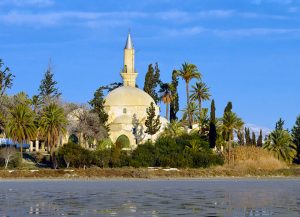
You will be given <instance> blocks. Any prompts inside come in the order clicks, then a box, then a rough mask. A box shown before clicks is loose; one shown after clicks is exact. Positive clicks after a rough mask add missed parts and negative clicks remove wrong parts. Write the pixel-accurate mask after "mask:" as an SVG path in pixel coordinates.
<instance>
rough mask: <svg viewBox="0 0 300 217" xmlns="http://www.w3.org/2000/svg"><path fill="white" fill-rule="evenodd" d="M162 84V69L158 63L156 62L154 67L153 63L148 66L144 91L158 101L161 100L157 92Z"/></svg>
mask: <svg viewBox="0 0 300 217" xmlns="http://www.w3.org/2000/svg"><path fill="white" fill-rule="evenodd" d="M159 84H160V70H159V68H158V64H157V63H156V64H155V67H154V68H153V66H152V64H150V65H149V66H148V71H147V73H146V76H145V82H144V91H145V92H146V93H148V94H149V95H150V96H151V97H152V98H153V99H154V101H155V103H157V102H158V101H159V96H158V94H157V92H156V88H157V86H158V85H159Z"/></svg>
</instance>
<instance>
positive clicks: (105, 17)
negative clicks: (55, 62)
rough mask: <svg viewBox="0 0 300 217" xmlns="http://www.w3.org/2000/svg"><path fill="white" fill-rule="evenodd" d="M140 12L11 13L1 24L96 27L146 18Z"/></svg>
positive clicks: (2, 19) (3, 18) (0, 17)
mask: <svg viewBox="0 0 300 217" xmlns="http://www.w3.org/2000/svg"><path fill="white" fill-rule="evenodd" d="M144 16H145V14H144V13H139V12H107V13H106V12H104V13H100V12H99V13H98V12H69V11H64V12H49V13H20V12H17V11H13V12H10V13H8V14H6V15H0V22H2V23H5V24H15V25H33V26H54V25H62V24H68V23H69V24H70V23H74V24H78V22H79V23H80V22H81V23H85V24H87V26H96V25H95V24H96V23H97V22H98V23H100V22H102V23H103V22H104V21H106V22H107V23H109V22H110V23H111V24H117V23H123V22H124V21H125V20H128V19H134V18H141V17H144Z"/></svg>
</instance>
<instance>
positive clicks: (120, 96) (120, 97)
mask: <svg viewBox="0 0 300 217" xmlns="http://www.w3.org/2000/svg"><path fill="white" fill-rule="evenodd" d="M151 102H153V103H154V104H155V102H154V100H153V99H152V97H151V96H150V95H149V94H148V93H146V92H144V91H143V90H141V89H139V88H135V87H129V86H122V87H119V88H116V89H114V90H113V91H111V92H110V93H109V94H108V95H107V96H106V98H105V106H146V107H147V108H148V107H149V106H150V104H151Z"/></svg>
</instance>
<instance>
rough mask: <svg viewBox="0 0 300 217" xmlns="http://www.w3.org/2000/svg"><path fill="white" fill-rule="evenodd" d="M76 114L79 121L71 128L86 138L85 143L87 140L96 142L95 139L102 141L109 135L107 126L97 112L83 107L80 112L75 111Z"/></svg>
mask: <svg viewBox="0 0 300 217" xmlns="http://www.w3.org/2000/svg"><path fill="white" fill-rule="evenodd" d="M74 116H75V117H76V118H77V121H76V122H75V123H74V124H75V125H73V128H72V129H71V130H72V131H73V132H77V133H79V134H80V135H82V137H83V139H84V141H82V142H84V143H85V144H86V143H87V142H94V140H96V141H100V140H102V139H104V138H107V137H108V131H107V129H106V127H105V126H104V125H103V124H102V122H101V121H100V118H99V116H98V115H97V114H96V113H95V112H92V111H89V110H87V109H85V108H81V109H80V110H78V112H74Z"/></svg>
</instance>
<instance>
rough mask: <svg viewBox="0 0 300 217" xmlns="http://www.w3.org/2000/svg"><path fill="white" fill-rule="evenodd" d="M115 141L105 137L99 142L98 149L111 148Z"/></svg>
mask: <svg viewBox="0 0 300 217" xmlns="http://www.w3.org/2000/svg"><path fill="white" fill-rule="evenodd" d="M113 145H114V143H113V142H112V141H111V139H110V138H106V139H103V140H101V141H99V142H98V144H97V147H96V150H105V149H111V148H112V147H113Z"/></svg>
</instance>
